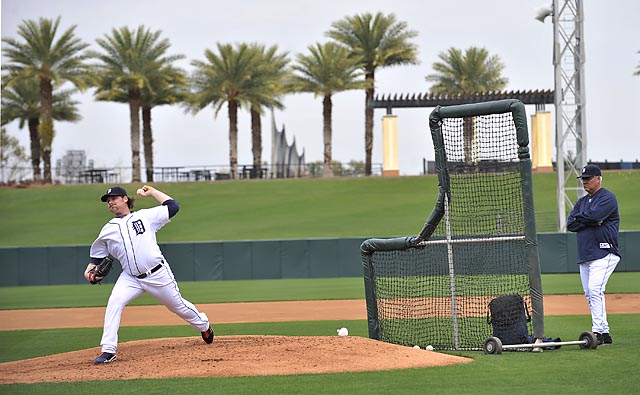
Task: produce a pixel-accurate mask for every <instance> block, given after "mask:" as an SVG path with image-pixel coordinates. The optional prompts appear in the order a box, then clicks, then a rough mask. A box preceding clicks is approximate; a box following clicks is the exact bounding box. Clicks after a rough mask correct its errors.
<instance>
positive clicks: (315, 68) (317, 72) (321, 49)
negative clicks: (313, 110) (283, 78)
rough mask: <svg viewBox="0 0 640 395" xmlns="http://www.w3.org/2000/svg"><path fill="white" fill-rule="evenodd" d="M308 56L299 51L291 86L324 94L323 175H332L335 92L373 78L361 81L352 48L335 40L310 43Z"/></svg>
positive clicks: (299, 90) (360, 84) (364, 83)
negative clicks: (323, 42)
mask: <svg viewBox="0 0 640 395" xmlns="http://www.w3.org/2000/svg"><path fill="white" fill-rule="evenodd" d="M308 49H309V55H303V54H298V55H297V56H296V60H297V64H295V65H293V70H294V71H295V72H297V73H298V74H294V75H293V76H292V77H291V89H292V90H293V91H297V92H311V93H313V94H315V95H316V96H322V120H323V121H322V123H323V128H322V129H323V140H324V160H323V163H324V167H323V172H322V175H323V177H330V176H332V175H333V172H332V171H331V148H332V147H331V135H332V128H331V118H332V109H333V103H332V100H331V96H332V95H333V94H334V93H337V92H342V91H346V90H350V89H363V88H366V87H368V85H369V84H370V83H371V82H370V80H366V79H365V80H362V79H360V78H361V77H362V72H361V71H360V63H359V61H358V59H355V58H352V57H350V56H349V50H348V49H347V48H346V47H343V46H340V45H338V44H336V43H333V42H328V43H325V44H324V45H322V44H319V43H316V45H315V46H309V47H308Z"/></svg>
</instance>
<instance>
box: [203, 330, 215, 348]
mask: <svg viewBox="0 0 640 395" xmlns="http://www.w3.org/2000/svg"><path fill="white" fill-rule="evenodd" d="M213 337H214V335H213V329H211V327H209V329H208V330H206V331H204V332H202V340H204V342H205V343H207V344H211V343H213Z"/></svg>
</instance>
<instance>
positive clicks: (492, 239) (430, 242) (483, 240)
mask: <svg viewBox="0 0 640 395" xmlns="http://www.w3.org/2000/svg"><path fill="white" fill-rule="evenodd" d="M524 239H525V236H502V237H485V238H481V239H455V240H427V241H421V242H419V243H418V245H419V246H427V245H437V244H466V243H499V242H501V241H516V240H524Z"/></svg>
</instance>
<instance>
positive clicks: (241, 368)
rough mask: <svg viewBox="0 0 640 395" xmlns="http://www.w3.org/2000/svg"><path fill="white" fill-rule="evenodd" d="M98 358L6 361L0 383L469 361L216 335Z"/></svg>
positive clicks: (363, 343)
mask: <svg viewBox="0 0 640 395" xmlns="http://www.w3.org/2000/svg"><path fill="white" fill-rule="evenodd" d="M99 353H100V350H99V348H92V349H88V350H81V351H73V352H68V353H64V354H57V355H50V356H46V357H39V358H33V359H27V360H22V361H14V362H5V363H2V364H0V383H1V384H8V383H35V382H74V381H89V380H92V379H94V378H97V377H99V378H101V379H102V380H129V379H143V378H144V379H149V378H168V377H212V376H267V375H289V374H310V373H336V372H358V371H372V370H389V369H406V368H422V367H430V366H443V365H453V364H458V363H465V362H470V361H471V359H468V358H462V357H457V356H452V355H446V354H441V353H438V352H434V351H425V350H418V349H413V348H411V347H403V346H398V345H395V344H389V343H383V342H379V341H375V340H371V339H366V338H363V337H353V336H348V337H339V336H329V337H327V336H298V337H292V336H220V337H216V340H215V342H214V343H213V345H212V346H209V345H206V344H204V343H203V342H202V339H200V338H193V337H189V338H171V339H152V340H139V341H132V342H126V343H122V344H120V346H119V349H118V359H117V360H116V361H115V362H112V363H109V364H105V365H94V364H93V359H94V358H95V357H96V356H97V355H98V354H99ZM167 361H170V363H169V364H168V363H167Z"/></svg>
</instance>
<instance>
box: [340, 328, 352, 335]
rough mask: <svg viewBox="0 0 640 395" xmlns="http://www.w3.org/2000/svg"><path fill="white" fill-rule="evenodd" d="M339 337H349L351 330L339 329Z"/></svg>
mask: <svg viewBox="0 0 640 395" xmlns="http://www.w3.org/2000/svg"><path fill="white" fill-rule="evenodd" d="M338 336H349V330H348V329H347V328H340V329H338Z"/></svg>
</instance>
